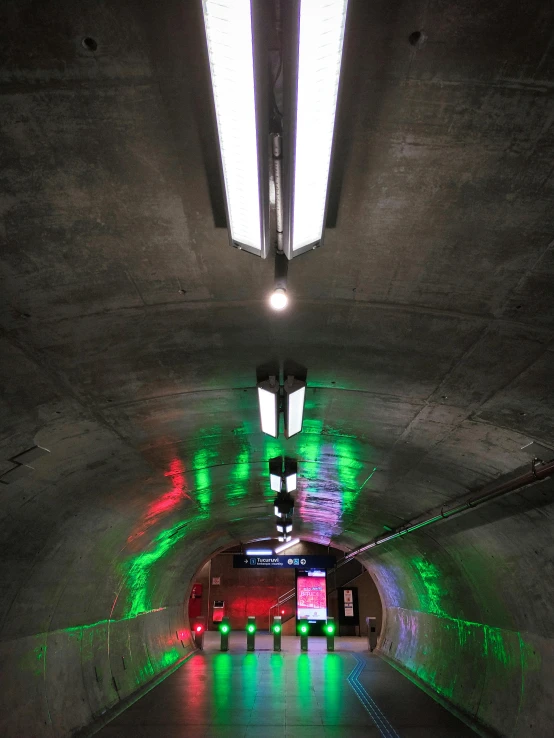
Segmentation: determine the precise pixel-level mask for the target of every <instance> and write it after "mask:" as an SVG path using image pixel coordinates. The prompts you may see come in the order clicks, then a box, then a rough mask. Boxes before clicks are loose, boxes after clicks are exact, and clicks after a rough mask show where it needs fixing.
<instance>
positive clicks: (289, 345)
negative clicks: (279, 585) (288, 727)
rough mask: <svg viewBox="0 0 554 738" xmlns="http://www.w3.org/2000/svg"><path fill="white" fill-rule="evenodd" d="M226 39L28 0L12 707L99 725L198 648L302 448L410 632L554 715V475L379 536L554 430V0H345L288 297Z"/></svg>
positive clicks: (2, 415) (529, 714)
mask: <svg viewBox="0 0 554 738" xmlns="http://www.w3.org/2000/svg"><path fill="white" fill-rule="evenodd" d="M245 2H246V0H245ZM202 34H203V28H202V2H201V1H200V0H199V2H192V1H190V2H176V0H167V1H164V2H153V1H151V0H140V1H139V2H137V1H135V0H119V2H117V3H111V2H107V1H106V0H96V1H94V2H89V1H88V0H87V1H86V2H81V3H78V4H75V3H74V2H70V1H69V0H43V2H40V3H38V2H34V1H33V0H10V1H9V2H4V3H3V4H2V6H1V7H0V162H1V163H0V284H1V289H0V520H1V526H0V569H1V572H2V573H1V579H0V582H1V584H0V664H1V666H0V679H1V682H2V689H1V690H0V733H1V734H2V735H3V736H10V737H12V736H15V737H19V736H25V737H26V738H29V737H31V736H32V737H33V738H42V737H43V736H45V737H48V738H65V737H66V736H77V735H85V734H87V735H89V734H92V731H93V729H94V726H95V725H97V724H100V722H101V721H102V720H103V719H104V718H105V716H106V715H109V714H110V711H111V710H114V709H115V708H116V707H117V705H118V704H120V703H123V702H125V700H131V699H133V698H134V696H135V695H137V694H139V693H140V692H141V690H143V689H144V688H145V687H146V686H148V685H149V684H151V683H153V680H156V679H157V678H158V677H159V676H160V675H162V674H164V673H165V672H166V671H167V670H168V669H171V668H173V667H175V666H176V665H178V664H179V663H180V662H181V661H182V660H183V659H184V658H185V657H188V656H189V655H190V654H191V653H192V652H193V651H194V643H193V640H192V638H191V628H190V623H189V620H188V616H187V603H188V599H189V595H190V592H191V588H192V586H193V584H194V582H195V577H196V574H197V572H198V571H199V570H200V569H201V567H202V566H203V565H204V564H205V563H206V562H207V561H208V560H209V559H210V558H211V557H213V556H214V555H216V554H217V553H218V552H220V551H223V550H224V549H228V548H229V547H231V546H240V545H241V544H246V543H248V542H252V541H257V540H264V539H267V538H268V536H272V535H273V527H274V522H273V499H274V497H275V494H274V492H273V491H272V490H271V489H270V485H269V475H268V460H269V459H271V458H274V457H277V456H279V455H283V454H287V455H290V456H292V457H294V458H295V459H297V461H298V488H297V491H296V493H295V495H296V497H295V508H294V535H295V537H297V538H299V539H301V540H302V541H305V542H308V543H310V542H311V543H314V544H319V545H321V546H324V547H328V546H331V547H333V548H335V549H338V550H340V551H341V552H344V554H345V555H348V554H349V553H351V552H355V553H356V556H357V560H359V561H360V562H361V563H362V564H363V566H364V567H365V568H366V569H367V571H368V572H369V574H370V576H371V578H372V580H373V581H374V583H375V585H376V587H377V590H378V592H379V596H380V598H381V601H382V605H383V623H382V629H381V633H380V636H379V642H378V646H377V653H378V654H379V655H380V656H381V658H383V659H386V660H387V661H388V662H389V663H392V664H393V665H395V666H397V667H398V668H399V669H400V670H402V672H403V673H404V674H405V675H407V676H408V677H410V678H412V679H413V680H415V681H416V682H417V683H419V684H421V685H422V686H424V687H425V688H426V689H428V690H430V691H431V692H432V693H433V694H435V695H437V697H439V698H440V699H441V700H443V702H444V704H446V705H449V706H451V707H452V709H453V710H457V711H459V713H460V714H463V715H464V716H465V718H466V719H467V720H468V721H469V722H470V723H471V725H473V726H474V728H475V730H476V731H477V732H479V731H481V732H480V733H479V734H481V735H490V736H502V737H508V736H510V738H528V737H529V736H531V735H533V736H536V737H537V738H539V737H540V736H544V737H545V738H546V736H551V735H552V726H553V725H554V686H553V685H554V666H553V664H554V542H553V541H554V537H553V532H554V506H553V501H552V499H553V492H554V481H553V479H552V477H551V476H550V474H545V475H544V478H539V477H538V476H537V477H536V478H533V480H532V482H531V483H529V484H524V485H523V486H520V487H518V488H516V489H514V490H513V491H510V493H509V494H505V495H502V496H498V497H496V498H495V499H492V500H491V501H488V502H487V504H483V505H479V506H475V507H474V508H473V507H470V508H469V509H468V510H467V511H466V512H464V513H463V514H460V515H456V516H453V517H452V518H450V519H449V518H448V517H444V519H442V520H439V521H437V522H436V523H434V524H432V525H429V526H427V527H423V528H421V529H416V530H413V531H411V532H409V533H406V534H405V535H402V536H398V537H396V538H391V540H389V541H385V542H383V543H380V544H379V545H378V546H375V547H373V548H366V549H364V550H363V551H358V549H360V548H364V546H367V544H369V543H370V542H372V541H374V540H375V539H376V538H379V537H383V536H384V535H385V534H386V533H387V532H391V531H395V530H397V529H398V528H399V527H402V526H404V525H405V524H406V523H408V522H409V521H412V520H415V519H419V518H420V517H421V516H425V515H426V514H427V513H429V514H430V515H431V514H434V515H438V516H439V517H440V516H441V510H444V509H445V508H446V507H448V506H451V505H453V504H455V503H457V501H458V500H467V499H472V496H475V495H478V494H479V493H480V492H481V491H482V490H483V489H486V488H487V485H495V484H498V483H499V480H500V481H502V480H505V479H512V478H516V477H518V476H521V475H523V474H526V473H528V472H529V471H530V470H532V469H533V468H535V469H536V470H537V471H539V470H540V468H541V466H542V467H543V468H544V469H546V466H545V465H547V464H548V463H549V462H551V461H552V460H553V459H554V423H553V410H554V382H553V380H552V377H553V375H554V351H553V350H554V340H553V339H554V335H553V328H554V307H553V306H554V300H553V295H554V291H553V287H552V284H553V276H554V240H553V238H554V208H553V206H552V203H553V201H554V8H553V7H552V5H551V4H549V3H545V2H540V1H539V0H528V2H525V3H521V2H516V0H494V1H493V2H491V3H487V4H483V3H479V2H476V0H460V1H459V2H451V1H450V0H412V1H411V2H407V1H406V0H374V2H365V0H350V1H349V7H348V25H347V31H346V37H345V38H346V41H345V47H344V60H343V67H344V68H343V71H342V82H341V85H342V87H341V93H340V99H339V110H338V113H337V119H336V138H335V149H334V158H333V160H332V170H331V177H330V182H331V184H330V192H329V205H328V211H327V226H328V227H327V229H326V233H325V243H324V245H323V246H322V248H318V249H315V250H314V251H311V252H310V253H306V254H303V255H302V256H300V257H299V258H298V259H294V260H292V261H291V262H290V263H289V266H288V292H289V293H290V304H289V306H288V308H287V309H286V310H283V311H282V312H279V313H277V312H274V311H273V310H272V309H271V308H270V307H269V305H268V301H267V298H268V294H269V292H270V290H271V286H272V283H273V277H274V263H273V259H272V258H268V259H265V260H264V259H259V258H256V257H255V256H253V255H251V254H247V253H244V252H243V251H239V250H237V249H233V248H231V247H230V246H229V235H228V230H227V227H226V220H225V209H224V208H225V193H224V189H223V186H222V180H221V177H220V174H219V170H218V159H217V156H218V139H217V130H216V124H215V120H214V118H213V111H212V108H211V97H210V95H211V91H210V74H209V69H208V65H207V64H208V63H207V58H206V51H205V48H204V45H205V39H204V37H203V35H202ZM414 34H416V35H414ZM417 34H419V35H417ZM287 361H294V362H296V363H297V364H298V365H301V366H303V367H306V369H307V388H306V395H305V405H304V421H303V427H302V432H301V433H299V434H298V435H296V436H294V437H292V438H288V439H287V438H285V437H284V435H283V434H281V435H280V436H279V437H278V438H272V437H270V436H268V435H265V434H264V433H262V431H261V428H260V418H259V407H258V393H257V387H256V368H257V367H259V366H261V365H263V364H266V363H268V362H277V364H278V365H279V364H280V365H281V366H282V365H283V363H284V362H287ZM41 449H42V450H44V451H42V450H41ZM532 465H534V466H532ZM549 468H550V467H549ZM437 511H438V512H437ZM87 731H89V732H88V733H87Z"/></svg>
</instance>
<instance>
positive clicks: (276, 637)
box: [271, 615, 283, 651]
mask: <svg viewBox="0 0 554 738" xmlns="http://www.w3.org/2000/svg"><path fill="white" fill-rule="evenodd" d="M271 630H272V631H273V650H274V651H280V650H281V632H282V630H283V624H282V622H281V616H280V615H276V616H275V617H274V618H273V625H272V627H271Z"/></svg>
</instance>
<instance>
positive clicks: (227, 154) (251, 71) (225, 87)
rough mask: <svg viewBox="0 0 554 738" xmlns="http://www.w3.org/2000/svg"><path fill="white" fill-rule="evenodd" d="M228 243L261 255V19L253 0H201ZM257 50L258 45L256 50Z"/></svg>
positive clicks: (265, 195) (264, 162)
mask: <svg viewBox="0 0 554 738" xmlns="http://www.w3.org/2000/svg"><path fill="white" fill-rule="evenodd" d="M202 9H203V14H204V25H205V29H206V40H207V46H208V57H209V64H210V73H211V80H212V89H213V96H214V104H215V117H216V120H217V132H218V136H219V148H220V155H221V166H222V170H223V180H224V185H225V195H226V206H227V218H228V226H229V234H230V239H231V243H232V244H233V246H236V247H238V248H241V249H244V250H246V251H250V252H251V253H254V254H257V255H258V256H262V257H264V258H265V257H266V256H267V251H268V240H269V239H268V232H269V228H268V212H269V206H268V199H269V178H268V156H267V139H266V138H265V137H264V134H263V133H261V132H262V131H264V132H265V131H266V129H267V126H266V125H265V123H264V121H263V116H264V114H265V110H266V109H267V106H266V103H265V100H266V94H267V80H266V79H265V73H264V70H265V69H266V66H267V64H266V63H264V62H263V60H262V58H261V55H263V47H264V30H263V28H264V24H263V23H262V22H260V18H259V17H258V14H259V8H258V2H257V0H202ZM258 50H259V51H258Z"/></svg>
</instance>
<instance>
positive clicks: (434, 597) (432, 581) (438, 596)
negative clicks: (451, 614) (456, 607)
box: [412, 558, 448, 617]
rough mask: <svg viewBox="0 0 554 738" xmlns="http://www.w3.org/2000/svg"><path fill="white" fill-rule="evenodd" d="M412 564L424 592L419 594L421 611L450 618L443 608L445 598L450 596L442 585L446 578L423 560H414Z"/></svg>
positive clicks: (428, 562)
mask: <svg viewBox="0 0 554 738" xmlns="http://www.w3.org/2000/svg"><path fill="white" fill-rule="evenodd" d="M412 564H413V566H414V567H415V568H416V570H417V572H418V574H419V576H420V579H421V583H422V585H423V590H422V591H420V593H419V599H420V606H421V609H422V610H423V611H424V612H425V611H426V612H430V613H432V614H433V615H442V616H443V617H448V614H447V613H446V612H445V611H444V609H443V607H442V601H443V598H444V596H445V595H447V594H448V591H447V590H446V589H445V588H444V584H443V583H442V582H443V581H444V577H441V573H440V571H439V569H438V568H437V567H436V566H435V565H434V564H432V563H431V562H430V561H426V560H425V559H423V558H414V559H412ZM441 580H442V581H441ZM417 589H419V588H417Z"/></svg>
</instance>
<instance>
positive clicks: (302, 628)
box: [298, 620, 310, 651]
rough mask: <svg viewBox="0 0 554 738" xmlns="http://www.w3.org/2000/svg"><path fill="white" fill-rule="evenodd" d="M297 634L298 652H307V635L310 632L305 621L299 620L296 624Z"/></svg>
mask: <svg viewBox="0 0 554 738" xmlns="http://www.w3.org/2000/svg"><path fill="white" fill-rule="evenodd" d="M298 632H299V633H300V650H301V651H307V650H308V634H309V632H310V626H309V625H308V621H307V620H300V622H299V623H298Z"/></svg>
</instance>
